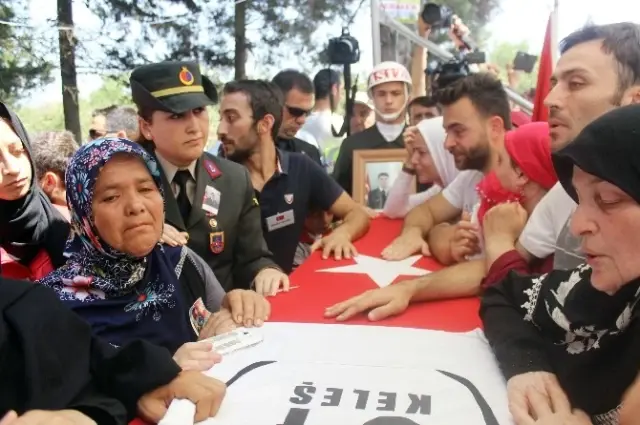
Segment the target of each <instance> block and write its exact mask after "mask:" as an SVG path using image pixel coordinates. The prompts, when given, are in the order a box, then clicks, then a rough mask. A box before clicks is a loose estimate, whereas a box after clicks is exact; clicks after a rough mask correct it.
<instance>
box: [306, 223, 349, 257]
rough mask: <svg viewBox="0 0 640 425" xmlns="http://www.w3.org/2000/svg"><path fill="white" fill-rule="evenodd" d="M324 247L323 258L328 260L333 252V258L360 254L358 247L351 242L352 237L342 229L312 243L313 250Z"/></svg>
mask: <svg viewBox="0 0 640 425" xmlns="http://www.w3.org/2000/svg"><path fill="white" fill-rule="evenodd" d="M316 249H322V259H324V260H326V259H327V258H329V256H330V255H331V253H332V252H333V258H335V259H336V260H342V259H343V258H346V259H349V258H352V257H354V256H356V255H358V251H356V247H355V246H353V244H352V243H351V237H350V236H349V235H348V234H346V233H345V232H344V231H340V229H336V230H334V231H333V232H331V233H329V234H328V235H327V236H325V237H324V238H322V239H319V240H317V241H315V242H314V243H313V245H311V252H313V251H315V250H316Z"/></svg>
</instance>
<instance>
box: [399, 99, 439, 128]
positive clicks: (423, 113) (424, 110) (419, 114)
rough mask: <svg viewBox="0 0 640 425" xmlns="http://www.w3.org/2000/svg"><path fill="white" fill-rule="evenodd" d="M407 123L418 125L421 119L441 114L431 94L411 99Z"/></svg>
mask: <svg viewBox="0 0 640 425" xmlns="http://www.w3.org/2000/svg"><path fill="white" fill-rule="evenodd" d="M407 109H408V111H409V123H410V124H411V125H418V123H419V122H420V121H422V120H426V119H429V118H435V117H439V116H440V115H441V111H440V106H438V102H436V100H435V99H434V98H433V97H431V96H418V97H414V98H413V99H411V102H409V106H408V107H407Z"/></svg>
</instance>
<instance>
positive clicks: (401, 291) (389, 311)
mask: <svg viewBox="0 0 640 425" xmlns="http://www.w3.org/2000/svg"><path fill="white" fill-rule="evenodd" d="M414 292H415V289H414V286H413V281H404V282H400V283H397V284H395V285H391V286H387V287H386V288H380V289H372V290H369V291H366V292H364V293H362V294H360V295H358V296H357V297H353V298H350V299H348V300H346V301H343V302H341V303H338V304H335V305H332V306H331V307H329V308H327V309H326V310H325V312H324V316H325V317H335V318H336V320H337V321H339V322H343V321H345V320H348V319H350V318H352V317H353V316H355V315H356V314H359V313H362V312H363V311H365V310H371V311H370V312H369V314H367V318H368V319H369V320H371V321H373V322H375V321H377V320H382V319H386V318H387V317H390V316H395V315H397V314H400V313H402V312H403V311H405V310H406V309H407V307H408V306H409V302H410V301H411V298H412V297H413V294H414Z"/></svg>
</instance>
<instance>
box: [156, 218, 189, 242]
mask: <svg viewBox="0 0 640 425" xmlns="http://www.w3.org/2000/svg"><path fill="white" fill-rule="evenodd" d="M160 242H161V243H166V244H167V245H169V246H182V245H186V244H187V242H189V234H188V233H187V232H180V231H178V229H176V228H175V227H173V226H172V225H170V224H167V223H164V227H163V228H162V236H161V237H160Z"/></svg>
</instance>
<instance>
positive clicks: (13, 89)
mask: <svg viewBox="0 0 640 425" xmlns="http://www.w3.org/2000/svg"><path fill="white" fill-rule="evenodd" d="M24 9H25V4H24V1H22V0H0V20H3V21H8V22H20V21H21V18H22V16H21V15H20V14H19V11H23V10H24ZM39 47H41V46H39V45H38V40H36V39H34V37H33V34H32V33H31V32H30V30H29V28H24V27H16V26H9V25H4V24H0V100H3V101H6V102H13V101H15V100H17V99H18V98H19V97H20V96H24V92H25V91H28V90H33V89H35V88H38V87H41V86H42V85H44V84H47V83H49V82H51V71H52V69H53V66H52V64H51V63H49V62H47V61H46V60H45V59H44V56H45V55H43V54H42V52H40V51H39V50H41V49H39Z"/></svg>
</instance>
